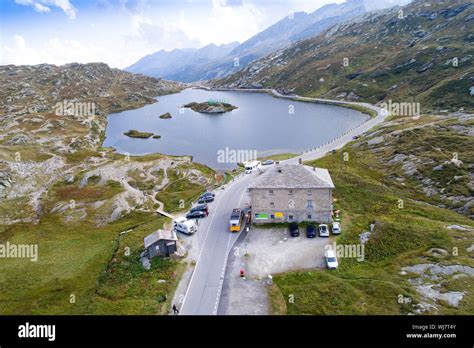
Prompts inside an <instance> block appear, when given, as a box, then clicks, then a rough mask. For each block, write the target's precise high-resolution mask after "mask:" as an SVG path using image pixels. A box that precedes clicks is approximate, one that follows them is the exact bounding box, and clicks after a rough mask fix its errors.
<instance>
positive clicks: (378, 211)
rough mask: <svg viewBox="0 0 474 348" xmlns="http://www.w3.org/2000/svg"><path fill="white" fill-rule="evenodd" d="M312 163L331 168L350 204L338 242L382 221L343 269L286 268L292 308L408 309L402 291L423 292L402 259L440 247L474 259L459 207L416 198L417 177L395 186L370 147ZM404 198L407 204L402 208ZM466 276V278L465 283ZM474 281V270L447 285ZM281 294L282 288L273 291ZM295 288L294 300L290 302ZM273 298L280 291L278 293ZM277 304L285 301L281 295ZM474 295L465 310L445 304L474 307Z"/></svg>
mask: <svg viewBox="0 0 474 348" xmlns="http://www.w3.org/2000/svg"><path fill="white" fill-rule="evenodd" d="M342 152H348V153H349V161H347V162H343V161H341V153H342ZM311 165H316V166H320V167H324V168H330V171H331V175H332V177H333V180H334V183H335V185H336V188H337V189H336V196H337V199H338V203H337V204H338V207H339V208H340V209H341V210H342V211H343V213H344V218H343V228H344V233H343V234H342V235H341V236H340V237H338V238H337V239H336V240H337V243H340V244H352V243H359V241H358V235H359V233H361V232H363V231H367V230H368V225H369V224H370V222H371V221H376V227H375V233H374V234H373V235H372V236H371V239H370V241H369V242H368V244H367V245H366V249H365V257H366V260H365V261H364V262H357V261H356V260H353V259H341V260H340V268H339V269H338V270H337V271H328V270H313V271H309V272H296V273H287V274H281V275H278V276H275V277H274V280H275V283H276V284H277V286H278V288H279V290H280V291H281V293H282V294H283V298H284V299H286V300H287V313H288V314H403V313H407V312H408V311H409V308H408V307H407V305H406V304H399V303H398V302H397V298H398V295H400V294H402V295H404V296H405V297H410V298H411V299H412V300H413V303H416V302H417V301H419V300H420V297H419V295H418V294H417V293H416V292H415V291H414V289H413V288H412V286H411V285H410V284H409V283H408V282H407V278H406V277H404V276H402V275H400V274H399V272H400V268H401V267H402V265H407V264H414V263H423V262H426V261H428V262H430V261H434V262H436V260H434V259H430V258H429V257H426V256H424V253H425V252H426V251H427V250H428V249H429V248H432V247H439V248H443V249H445V250H448V251H451V250H452V248H453V247H458V248H459V256H457V257H455V256H452V255H450V256H448V257H447V258H446V259H445V261H444V262H445V263H455V264H457V263H462V264H466V265H470V266H474V261H473V260H472V258H470V257H469V255H468V253H467V252H466V248H467V247H468V246H470V245H471V244H472V243H473V241H474V236H473V233H472V232H463V233H461V232H453V231H450V230H447V229H446V226H447V225H449V224H461V225H470V226H474V224H473V222H472V221H471V220H469V219H467V218H465V217H463V216H461V215H459V214H457V213H454V212H451V211H449V210H446V209H441V208H437V207H434V206H431V205H428V204H426V203H424V202H420V201H416V200H413V199H417V198H419V193H418V192H417V190H416V189H415V188H414V185H411V184H410V183H409V182H407V183H406V184H405V186H402V185H394V183H393V179H392V178H391V176H390V174H391V173H390V171H388V170H387V167H386V166H385V165H383V164H382V163H380V162H379V161H378V159H377V157H376V156H375V155H373V154H371V153H370V152H368V151H361V150H360V149H357V148H354V147H351V146H346V147H345V148H344V149H343V150H342V151H339V152H338V153H336V154H331V155H329V156H326V157H325V158H323V159H320V160H317V161H314V162H312V163H311ZM399 199H402V200H403V208H402V209H400V208H399V207H398V203H399ZM458 282H460V283H459V284H458ZM473 285H474V280H473V278H472V277H465V278H462V280H461V278H460V279H458V280H456V281H454V282H446V283H445V284H444V287H445V288H446V289H461V290H462V291H466V290H467V289H468V288H469V287H470V286H473ZM272 292H273V293H274V292H275V290H273V291H272ZM290 295H294V298H295V301H294V303H290V302H289V301H288V299H289V296H290ZM272 298H277V299H278V296H275V295H274V294H273V295H272ZM273 306H274V308H281V304H280V305H279V304H278V303H275V302H273ZM473 308H474V299H473V296H472V294H471V293H470V292H468V293H467V294H466V296H465V298H464V299H463V301H461V304H460V306H459V308H458V309H454V308H453V307H450V306H448V305H446V304H442V306H441V309H440V312H439V313H447V314H451V313H457V314H470V313H472V309H473Z"/></svg>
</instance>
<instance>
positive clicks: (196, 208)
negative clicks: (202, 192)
mask: <svg viewBox="0 0 474 348" xmlns="http://www.w3.org/2000/svg"><path fill="white" fill-rule="evenodd" d="M195 211H203V212H205V213H206V216H207V215H209V208H208V207H207V204H205V203H204V204H198V205H196V206H194V207H192V208H191V210H189V212H190V213H193V212H195Z"/></svg>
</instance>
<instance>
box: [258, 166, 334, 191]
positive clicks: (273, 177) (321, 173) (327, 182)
mask: <svg viewBox="0 0 474 348" xmlns="http://www.w3.org/2000/svg"><path fill="white" fill-rule="evenodd" d="M310 188H334V184H333V182H332V179H331V176H330V175H329V172H328V170H327V169H323V168H315V167H309V166H305V165H302V164H296V165H288V164H287V165H282V164H275V165H274V166H272V167H271V168H269V169H267V171H266V172H265V173H263V174H262V175H260V176H259V177H258V178H257V179H256V180H255V181H254V182H253V183H252V184H250V185H249V189H310Z"/></svg>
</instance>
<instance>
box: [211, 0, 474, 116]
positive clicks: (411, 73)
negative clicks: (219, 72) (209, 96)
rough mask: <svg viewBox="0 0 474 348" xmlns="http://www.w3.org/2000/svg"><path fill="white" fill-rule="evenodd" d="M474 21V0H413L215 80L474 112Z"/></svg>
mask: <svg viewBox="0 0 474 348" xmlns="http://www.w3.org/2000/svg"><path fill="white" fill-rule="evenodd" d="M473 23H474V4H472V2H471V1H468V0H457V1H448V2H447V1H439V0H430V1H425V0H415V1H413V2H412V3H410V4H408V5H406V6H404V7H395V8H391V9H389V10H380V11H378V12H372V13H368V14H364V15H362V16H359V17H357V18H356V19H353V20H350V21H348V22H345V23H342V24H338V25H335V26H332V27H331V28H329V29H328V30H326V31H325V32H323V33H321V34H320V35H318V36H316V37H313V38H310V39H308V40H305V41H301V42H298V43H296V44H294V45H292V46H290V47H288V48H286V49H282V50H279V51H276V52H274V53H272V54H270V55H268V56H266V57H264V58H261V59H259V60H256V61H255V62H252V63H251V64H249V65H248V66H247V67H245V68H244V69H243V70H242V71H240V72H237V73H235V74H233V75H231V76H229V77H226V78H222V79H220V80H217V81H215V82H213V83H212V84H213V85H214V86H217V87H228V88H262V87H264V88H279V89H281V90H285V91H286V92H287V93H296V94H299V95H304V96H315V97H316V96H317V97H325V98H332V99H345V100H360V101H368V102H372V103H379V102H381V101H387V100H393V101H394V102H399V103H400V102H418V103H420V107H421V110H423V111H425V112H427V111H430V112H433V111H438V112H439V111H442V110H445V109H449V110H451V111H454V110H458V109H464V110H465V111H468V110H470V111H472V110H473V109H474V103H473V99H472V96H473V95H474V92H473V91H474V68H473V59H474V58H473V55H474V49H473V47H472V44H473V41H474V34H473V33H472V27H473Z"/></svg>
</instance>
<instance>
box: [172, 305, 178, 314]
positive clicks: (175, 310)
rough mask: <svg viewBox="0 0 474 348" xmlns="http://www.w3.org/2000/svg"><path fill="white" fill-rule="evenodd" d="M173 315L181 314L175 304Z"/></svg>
mask: <svg viewBox="0 0 474 348" xmlns="http://www.w3.org/2000/svg"><path fill="white" fill-rule="evenodd" d="M173 314H179V310H178V307H176V305H175V304H173Z"/></svg>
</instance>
